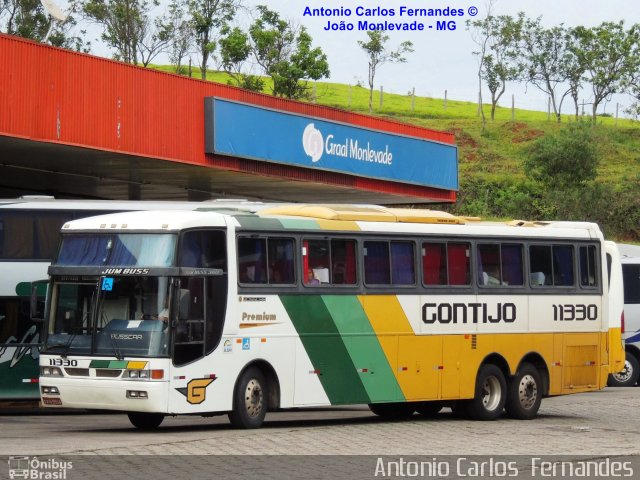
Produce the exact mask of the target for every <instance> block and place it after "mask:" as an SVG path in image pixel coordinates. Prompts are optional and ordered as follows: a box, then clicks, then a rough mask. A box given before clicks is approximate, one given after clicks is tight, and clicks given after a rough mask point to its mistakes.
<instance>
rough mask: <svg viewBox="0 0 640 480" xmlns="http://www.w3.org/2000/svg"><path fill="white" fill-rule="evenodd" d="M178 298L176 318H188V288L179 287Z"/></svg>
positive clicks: (189, 297) (189, 303) (189, 302)
mask: <svg viewBox="0 0 640 480" xmlns="http://www.w3.org/2000/svg"><path fill="white" fill-rule="evenodd" d="M179 292H180V295H179V299H178V320H187V319H188V318H189V307H190V306H191V292H190V291H189V289H186V288H181V289H180V290H179Z"/></svg>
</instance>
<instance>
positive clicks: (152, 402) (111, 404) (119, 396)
mask: <svg viewBox="0 0 640 480" xmlns="http://www.w3.org/2000/svg"><path fill="white" fill-rule="evenodd" d="M52 387H54V388H55V390H54V392H56V391H57V392H58V393H50V392H51V390H52ZM168 387H169V382H167V381H131V380H102V379H101V380H94V379H79V378H65V377H59V378H52V377H40V399H41V402H42V405H43V406H45V407H62V408H81V409H99V410H119V411H126V412H151V413H167V406H168V400H167V398H168V390H167V389H168Z"/></svg>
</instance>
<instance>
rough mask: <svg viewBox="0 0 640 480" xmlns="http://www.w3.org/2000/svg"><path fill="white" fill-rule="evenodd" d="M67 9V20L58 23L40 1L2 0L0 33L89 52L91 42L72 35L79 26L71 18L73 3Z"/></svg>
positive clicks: (0, 5) (0, 4) (73, 8)
mask: <svg viewBox="0 0 640 480" xmlns="http://www.w3.org/2000/svg"><path fill="white" fill-rule="evenodd" d="M67 10H68V11H67V13H68V15H67V18H66V20H65V21H64V22H59V21H57V20H54V19H53V18H51V16H50V15H49V14H48V13H47V12H46V11H45V10H44V8H43V7H42V4H41V3H40V0H0V31H4V32H6V33H8V34H10V35H18V36H21V37H24V38H29V39H31V40H35V41H37V42H45V41H46V43H49V44H50V45H54V46H56V47H61V48H68V49H75V50H78V51H87V50H88V48H89V46H90V43H85V42H84V40H83V39H82V38H81V37H79V36H76V35H75V34H74V33H73V31H74V30H75V27H76V25H77V22H76V20H75V18H74V16H73V15H72V14H73V13H75V4H74V3H73V2H72V3H71V5H70V8H68V9H67ZM81 33H84V32H81Z"/></svg>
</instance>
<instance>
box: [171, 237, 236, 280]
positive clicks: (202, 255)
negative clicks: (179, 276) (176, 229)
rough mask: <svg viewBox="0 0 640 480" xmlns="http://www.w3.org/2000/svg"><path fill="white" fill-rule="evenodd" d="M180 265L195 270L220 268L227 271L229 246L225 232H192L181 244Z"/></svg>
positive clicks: (183, 238)
mask: <svg viewBox="0 0 640 480" xmlns="http://www.w3.org/2000/svg"><path fill="white" fill-rule="evenodd" d="M178 265H179V266H181V267H194V268H219V269H220V270H223V271H225V272H226V271H227V246H226V237H225V234H224V232H222V231H219V230H192V231H189V232H186V233H184V235H183V236H182V241H181V243H180V255H179V260H178Z"/></svg>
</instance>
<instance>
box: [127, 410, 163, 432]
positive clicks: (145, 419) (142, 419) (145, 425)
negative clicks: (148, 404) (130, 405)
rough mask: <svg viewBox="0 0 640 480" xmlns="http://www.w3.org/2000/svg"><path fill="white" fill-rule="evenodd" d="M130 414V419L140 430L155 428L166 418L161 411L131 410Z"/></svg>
mask: <svg viewBox="0 0 640 480" xmlns="http://www.w3.org/2000/svg"><path fill="white" fill-rule="evenodd" d="M128 416H129V421H130V422H131V423H132V425H133V426H134V427H136V428H137V429H138V430H155V429H156V428H158V427H159V426H160V424H161V423H162V421H163V420H164V415H162V414H161V413H143V412H131V413H129V414H128Z"/></svg>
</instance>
